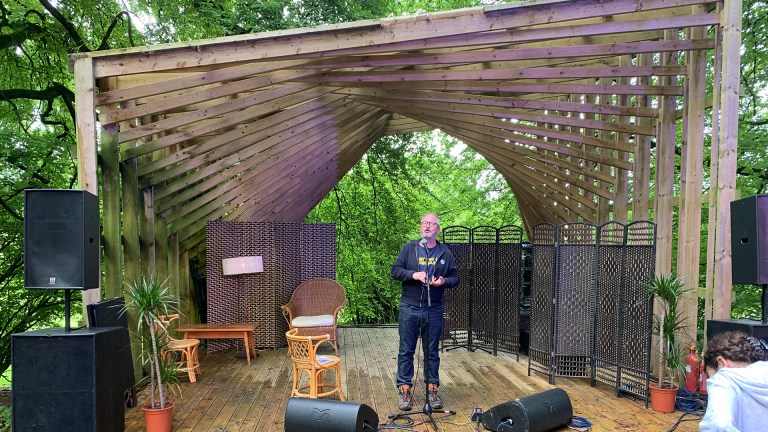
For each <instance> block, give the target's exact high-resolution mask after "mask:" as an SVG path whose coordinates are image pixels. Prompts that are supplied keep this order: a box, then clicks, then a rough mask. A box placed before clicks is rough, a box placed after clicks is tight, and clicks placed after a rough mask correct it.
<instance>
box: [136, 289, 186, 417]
mask: <svg viewBox="0 0 768 432" xmlns="http://www.w3.org/2000/svg"><path fill="white" fill-rule="evenodd" d="M167 284H168V278H166V279H165V280H162V281H161V280H160V279H159V278H158V276H157V275H151V276H142V277H140V278H139V279H137V280H135V281H132V282H128V283H127V285H128V287H127V289H126V290H125V293H124V294H125V299H126V301H125V306H124V309H123V313H126V312H128V311H131V312H133V313H135V314H136V317H137V320H136V333H137V334H138V336H139V340H140V341H141V347H142V349H141V358H142V360H143V361H144V363H145V364H146V365H148V366H149V370H150V388H151V390H150V391H151V393H150V406H151V407H158V408H165V407H166V405H167V403H168V401H167V391H168V390H169V388H171V389H173V388H176V385H177V384H178V377H177V376H176V372H177V366H176V363H175V362H174V361H173V359H172V358H171V359H169V358H168V356H166V355H163V347H164V346H165V345H164V344H165V343H166V342H167V341H166V339H165V338H163V337H162V336H161V334H160V333H159V332H158V327H163V328H164V325H163V322H162V321H161V319H160V317H161V316H163V315H169V314H174V313H178V311H179V309H178V303H177V301H176V299H175V298H174V296H173V294H172V293H171V290H170V288H169V287H168V285H167ZM166 330H167V329H166ZM155 397H158V399H159V403H156V402H155Z"/></svg>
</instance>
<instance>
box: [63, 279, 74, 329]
mask: <svg viewBox="0 0 768 432" xmlns="http://www.w3.org/2000/svg"><path fill="white" fill-rule="evenodd" d="M71 304H72V290H68V289H65V290H64V331H65V332H67V333H69V332H70V331H71V330H72V328H71V327H70V325H69V312H70V309H71Z"/></svg>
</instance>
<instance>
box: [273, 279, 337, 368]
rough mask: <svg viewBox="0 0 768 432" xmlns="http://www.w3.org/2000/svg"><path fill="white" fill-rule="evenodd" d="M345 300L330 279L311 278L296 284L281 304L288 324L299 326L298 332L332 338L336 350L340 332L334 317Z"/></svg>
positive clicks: (293, 326)
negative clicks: (283, 303) (285, 300)
mask: <svg viewBox="0 0 768 432" xmlns="http://www.w3.org/2000/svg"><path fill="white" fill-rule="evenodd" d="M346 304H347V295H346V294H345V293H344V288H342V287H341V285H339V283H338V282H336V281H335V280H332V279H324V278H318V279H310V280H307V281H304V282H302V283H301V284H299V286H298V287H296V289H295V290H294V291H293V294H292V295H291V300H290V301H289V302H288V303H287V304H285V305H282V306H280V309H282V311H283V316H284V317H285V320H286V321H288V327H289V328H290V329H291V330H292V329H298V335H300V336H320V335H324V334H327V335H329V336H330V338H331V342H332V343H333V347H334V349H335V350H336V353H337V354H338V352H339V333H338V329H337V328H336V320H337V318H338V316H339V311H340V310H341V308H343V307H344V306H345V305H346Z"/></svg>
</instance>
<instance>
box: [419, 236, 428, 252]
mask: <svg viewBox="0 0 768 432" xmlns="http://www.w3.org/2000/svg"><path fill="white" fill-rule="evenodd" d="M419 244H420V245H421V246H423V247H424V249H426V248H427V239H426V238H424V237H422V238H421V241H420V242H419Z"/></svg>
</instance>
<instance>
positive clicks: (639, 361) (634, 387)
mask: <svg viewBox="0 0 768 432" xmlns="http://www.w3.org/2000/svg"><path fill="white" fill-rule="evenodd" d="M625 249H626V253H625V257H626V259H625V265H624V278H623V279H624V286H623V287H622V294H623V301H622V309H621V316H622V317H624V319H623V320H622V321H621V323H620V325H621V342H620V346H621V352H620V367H621V372H620V377H619V387H620V389H621V390H622V391H625V392H628V393H631V394H635V395H638V396H641V397H644V398H647V397H648V380H649V378H650V373H651V370H650V358H651V326H652V323H653V303H652V302H651V299H650V296H649V295H648V289H647V286H648V283H649V282H650V281H651V280H652V279H653V277H654V273H655V270H656V225H655V224H653V223H652V222H648V221H639V222H633V223H632V224H629V225H628V226H627V246H625ZM646 400H647V399H646Z"/></svg>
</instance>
